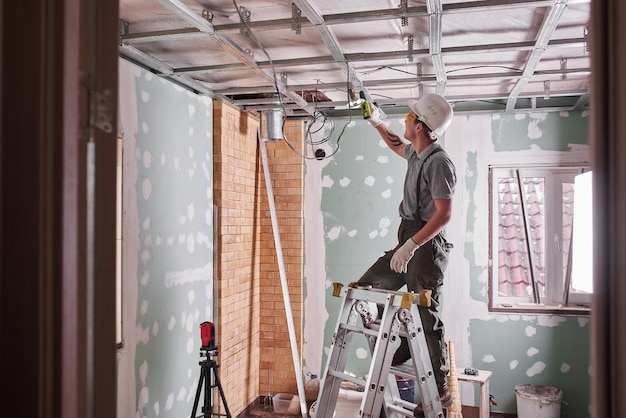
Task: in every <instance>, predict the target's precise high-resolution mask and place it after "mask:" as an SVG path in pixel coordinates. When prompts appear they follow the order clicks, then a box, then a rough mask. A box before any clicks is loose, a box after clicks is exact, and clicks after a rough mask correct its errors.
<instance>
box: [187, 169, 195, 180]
mask: <svg viewBox="0 0 626 418" xmlns="http://www.w3.org/2000/svg"><path fill="white" fill-rule="evenodd" d="M195 172H196V170H194V169H193V168H190V169H189V170H187V175H188V176H189V180H193V173H195Z"/></svg>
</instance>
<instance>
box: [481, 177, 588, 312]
mask: <svg viewBox="0 0 626 418" xmlns="http://www.w3.org/2000/svg"><path fill="white" fill-rule="evenodd" d="M518 170H519V173H520V176H521V178H522V179H523V178H528V177H535V178H543V179H544V186H545V187H544V201H543V225H542V227H543V231H544V236H543V243H544V246H543V247H544V248H543V257H544V264H545V266H544V273H545V275H544V281H545V295H540V297H539V301H538V302H537V301H536V299H535V298H534V296H533V294H532V289H531V290H530V292H529V294H528V295H527V296H523V297H520V296H507V295H501V294H499V250H500V249H499V238H500V237H499V222H500V219H499V218H500V213H499V179H500V178H512V177H513V178H517V172H518ZM588 170H589V167H588V166H582V165H581V166H569V167H551V166H528V165H525V166H521V165H520V166H513V165H511V166H490V167H489V181H490V212H491V216H490V219H491V221H490V246H491V248H490V254H491V260H490V272H489V275H490V284H489V302H490V303H489V307H490V310H492V311H498V310H506V311H510V310H514V311H521V312H524V311H536V310H542V311H543V310H546V311H548V310H549V311H553V310H558V311H562V310H573V311H579V310H582V311H588V308H589V305H590V303H591V294H583V293H576V292H574V291H570V292H569V294H564V292H563V289H564V283H565V280H566V274H565V273H564V268H563V258H564V256H565V255H564V254H563V250H562V246H563V242H564V237H563V236H562V235H563V200H564V199H563V188H562V187H563V186H562V185H563V183H572V184H573V183H574V177H575V176H576V175H577V174H580V173H582V172H585V171H588ZM570 204H573V202H570ZM527 215H528V214H527ZM589 222H591V220H589ZM521 225H523V222H522V223H521ZM522 227H523V226H522ZM565 242H569V237H568V238H567V239H565ZM565 250H566V252H567V251H569V249H565ZM589 257H591V255H589ZM536 279H537V278H536ZM529 287H532V286H529ZM570 288H571V287H570ZM565 298H567V304H565Z"/></svg>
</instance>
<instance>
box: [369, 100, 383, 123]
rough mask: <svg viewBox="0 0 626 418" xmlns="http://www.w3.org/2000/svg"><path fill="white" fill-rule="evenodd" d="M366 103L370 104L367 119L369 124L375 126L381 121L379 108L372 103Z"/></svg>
mask: <svg viewBox="0 0 626 418" xmlns="http://www.w3.org/2000/svg"><path fill="white" fill-rule="evenodd" d="M368 104H369V106H370V110H371V116H370V118H369V119H368V120H367V121H368V122H369V123H370V125H372V126H373V127H374V128H376V127H377V126H379V125H380V124H381V123H383V121H382V120H380V110H379V109H378V108H377V107H376V106H374V105H373V104H372V103H368Z"/></svg>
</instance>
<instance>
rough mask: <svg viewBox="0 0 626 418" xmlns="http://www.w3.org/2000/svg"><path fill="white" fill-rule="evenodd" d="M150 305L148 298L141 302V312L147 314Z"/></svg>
mask: <svg viewBox="0 0 626 418" xmlns="http://www.w3.org/2000/svg"><path fill="white" fill-rule="evenodd" d="M148 305H149V304H148V301H147V300H144V301H143V302H141V309H140V312H141V314H142V315H145V314H146V312H148Z"/></svg>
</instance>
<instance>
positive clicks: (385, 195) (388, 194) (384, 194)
mask: <svg viewBox="0 0 626 418" xmlns="http://www.w3.org/2000/svg"><path fill="white" fill-rule="evenodd" d="M380 196H381V197H382V198H383V199H389V198H390V197H391V189H387V190H385V191H384V192H382V193H381V194H380Z"/></svg>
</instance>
